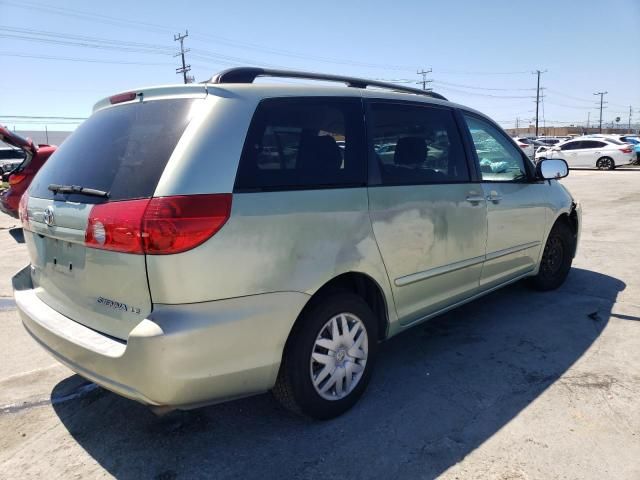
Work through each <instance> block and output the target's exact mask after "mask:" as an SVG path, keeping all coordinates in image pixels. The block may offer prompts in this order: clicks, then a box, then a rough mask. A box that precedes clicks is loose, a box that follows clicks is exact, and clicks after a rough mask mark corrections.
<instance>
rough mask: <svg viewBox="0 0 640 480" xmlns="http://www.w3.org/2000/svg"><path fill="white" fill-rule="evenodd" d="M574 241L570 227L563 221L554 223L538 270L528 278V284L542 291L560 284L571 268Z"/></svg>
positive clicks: (552, 288) (553, 288)
mask: <svg viewBox="0 0 640 480" xmlns="http://www.w3.org/2000/svg"><path fill="white" fill-rule="evenodd" d="M575 243H576V240H575V236H574V235H573V232H572V231H571V228H569V226H568V225H567V224H566V223H564V222H558V223H556V224H555V225H554V227H553V228H552V229H551V233H549V237H548V238H547V243H546V244H545V246H544V251H543V253H542V260H541V261H540V270H539V271H538V274H537V275H536V276H535V277H532V278H531V279H530V280H529V283H530V285H531V286H532V287H533V288H535V289H536V290H542V291H545V290H555V289H556V288H558V287H559V286H560V285H562V284H563V283H564V281H565V279H566V278H567V275H569V270H570V269H571V263H572V262H573V254H574V251H575V246H576V245H575Z"/></svg>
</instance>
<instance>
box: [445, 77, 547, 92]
mask: <svg viewBox="0 0 640 480" xmlns="http://www.w3.org/2000/svg"><path fill="white" fill-rule="evenodd" d="M436 83H438V84H440V85H449V86H451V87H460V88H469V89H471V90H493V91H504V92H510V91H530V90H535V88H489V87H476V86H471V85H460V84H459V83H449V82H443V81H441V80H438V81H437V82H436Z"/></svg>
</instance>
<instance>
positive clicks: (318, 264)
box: [147, 188, 396, 324]
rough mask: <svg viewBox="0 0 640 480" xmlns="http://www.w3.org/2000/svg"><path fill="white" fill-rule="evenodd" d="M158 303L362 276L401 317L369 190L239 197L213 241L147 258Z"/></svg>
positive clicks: (311, 287) (305, 287)
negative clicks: (374, 224)
mask: <svg viewBox="0 0 640 480" xmlns="http://www.w3.org/2000/svg"><path fill="white" fill-rule="evenodd" d="M147 269H148V274H149V285H150V289H151V296H152V299H153V302H154V303H169V304H176V303H193V302H203V301H210V300H218V299H224V298H231V297H240V296H246V295H255V294H261V293H267V292H282V291H292V292H303V293H308V294H313V293H315V292H316V291H317V290H318V289H319V288H320V287H322V286H323V285H324V284H325V283H326V282H328V281H329V280H331V279H332V278H334V277H336V276H337V275H340V274H342V273H346V272H350V271H354V272H360V273H364V274H366V275H369V276H370V277H371V278H372V279H373V280H374V281H376V282H377V283H378V285H379V286H380V287H381V288H382V291H383V293H384V295H385V299H386V301H387V306H388V315H389V320H390V323H392V324H393V322H394V321H395V319H396V314H395V309H394V307H393V300H392V294H391V291H390V285H389V280H388V277H387V274H386V271H385V268H384V265H383V263H382V259H381V257H380V252H379V250H378V247H377V244H376V242H375V239H374V236H373V231H372V228H371V222H370V218H369V212H368V200H367V190H366V188H345V189H331V190H328V189H327V190H306V191H287V192H261V193H240V194H234V196H233V205H232V211H231V218H230V219H229V221H228V222H227V224H226V225H225V226H224V227H223V228H222V230H220V231H219V232H218V233H217V234H216V235H215V236H214V237H213V238H211V239H210V240H209V241H207V242H205V243H204V244H202V245H200V246H199V247H197V248H195V249H193V250H190V251H188V252H184V253H181V254H177V255H168V256H161V255H157V256H153V255H149V256H147Z"/></svg>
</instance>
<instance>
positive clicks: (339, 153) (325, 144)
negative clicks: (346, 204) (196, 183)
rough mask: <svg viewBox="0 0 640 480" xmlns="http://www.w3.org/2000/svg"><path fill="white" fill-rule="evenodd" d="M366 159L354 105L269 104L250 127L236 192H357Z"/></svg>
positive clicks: (320, 101) (322, 101)
mask: <svg viewBox="0 0 640 480" xmlns="http://www.w3.org/2000/svg"><path fill="white" fill-rule="evenodd" d="M365 159H366V154H365V151H364V124H363V114H362V103H361V101H360V100H359V99H350V98H345V99H339V98H326V97H325V98H322V97H315V98H286V99H282V98H281V99H268V100H264V101H262V102H261V103H260V105H259V106H258V109H257V110H256V113H255V115H254V118H253V121H252V123H251V127H250V129H249V134H248V136H247V140H246V142H245V146H244V150H243V152H242V158H241V160H240V166H239V168H238V174H237V176H236V183H235V190H236V191H262V190H290V189H310V188H334V187H335V188H338V187H351V186H361V185H364V184H365V180H366V179H365V175H366V163H365Z"/></svg>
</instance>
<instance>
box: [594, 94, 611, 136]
mask: <svg viewBox="0 0 640 480" xmlns="http://www.w3.org/2000/svg"><path fill="white" fill-rule="evenodd" d="M607 93H609V92H596V93H594V95H600V127H599V133H602V109H603V108H604V103H605V102H604V96H605V95H606V94H607Z"/></svg>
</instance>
